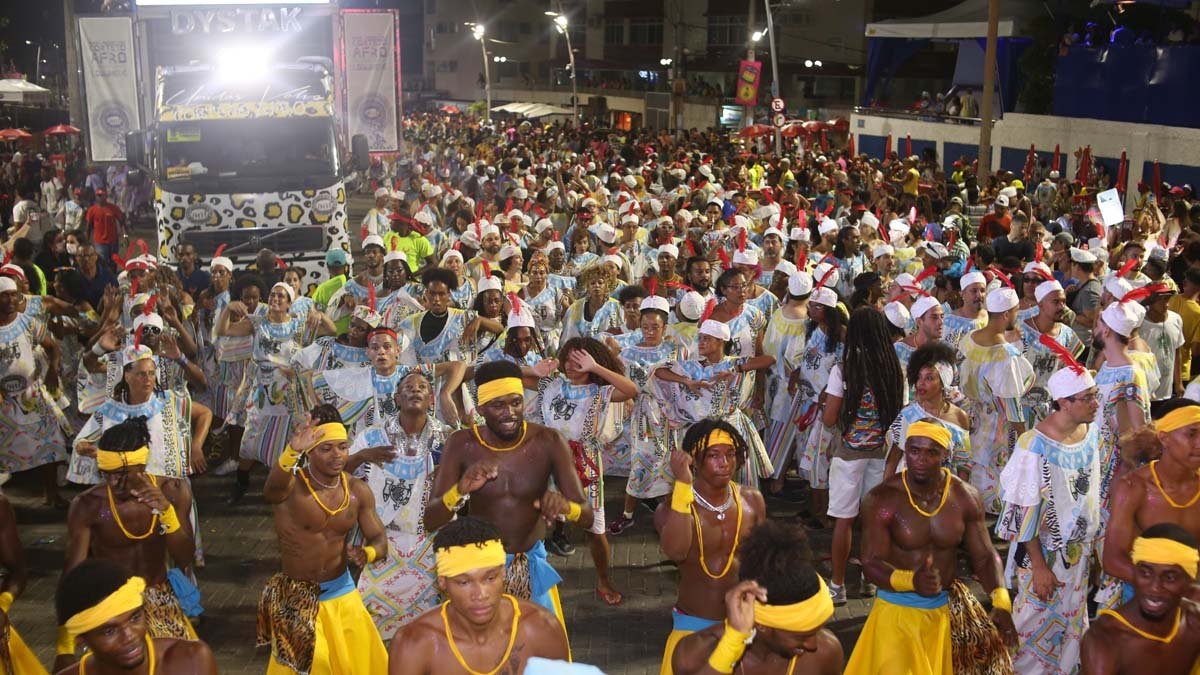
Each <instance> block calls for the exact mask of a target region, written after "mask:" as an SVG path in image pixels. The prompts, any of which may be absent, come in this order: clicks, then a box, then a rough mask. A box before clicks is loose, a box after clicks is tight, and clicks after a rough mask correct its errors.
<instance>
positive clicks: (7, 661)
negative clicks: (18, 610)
mask: <svg viewBox="0 0 1200 675" xmlns="http://www.w3.org/2000/svg"><path fill="white" fill-rule="evenodd" d="M9 629H10V625H8V624H5V626H4V630H3V631H0V673H3V675H16V673H15V672H13V663H12V654H11V653H10V652H9V651H8V639H9Z"/></svg>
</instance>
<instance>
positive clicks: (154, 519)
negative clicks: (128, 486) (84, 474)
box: [105, 474, 158, 670]
mask: <svg viewBox="0 0 1200 675" xmlns="http://www.w3.org/2000/svg"><path fill="white" fill-rule="evenodd" d="M146 476H147V477H149V478H150V484H151V485H153V486H154V487H158V481H157V480H155V478H154V475H153V474H146ZM105 487H106V488H107V489H108V509H109V510H110V511H112V514H113V521H114V522H116V524H117V527H119V528H121V534H124V535H125V538H126V539H133V540H135V541H137V540H141V539H145V538H146V537H149V536H150V535H152V534H154V530H155V529H157V526H158V513H154V514H153V515H152V516H151V517H150V529H148V530H146V533H145V534H141V535H138V534H132V533H130V531H129V530H127V529H125V523H122V522H121V514H120V513H118V512H117V502H116V500H114V499H113V492H112V486H111V485H106V486H105ZM152 670H153V669H152Z"/></svg>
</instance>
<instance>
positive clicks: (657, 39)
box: [629, 19, 663, 46]
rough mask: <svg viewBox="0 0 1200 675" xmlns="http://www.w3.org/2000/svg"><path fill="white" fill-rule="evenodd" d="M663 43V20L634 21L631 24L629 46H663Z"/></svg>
mask: <svg viewBox="0 0 1200 675" xmlns="http://www.w3.org/2000/svg"><path fill="white" fill-rule="evenodd" d="M662 42H663V22H662V19H634V20H632V21H630V22H629V44H631V45H638V46H641V45H661V44H662Z"/></svg>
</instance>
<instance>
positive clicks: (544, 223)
mask: <svg viewBox="0 0 1200 675" xmlns="http://www.w3.org/2000/svg"><path fill="white" fill-rule="evenodd" d="M553 227H554V223H553V222H551V221H550V219H549V218H542V219H540V220H538V221H537V223H536V224H535V225H534V226H533V231H534V232H537V233H538V234H541V233H543V232H545V231H546V230H549V229H552V228H553Z"/></svg>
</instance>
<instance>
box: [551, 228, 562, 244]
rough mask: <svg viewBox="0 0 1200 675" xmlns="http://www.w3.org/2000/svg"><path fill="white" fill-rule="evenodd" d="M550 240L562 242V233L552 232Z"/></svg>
mask: <svg viewBox="0 0 1200 675" xmlns="http://www.w3.org/2000/svg"><path fill="white" fill-rule="evenodd" d="M550 238H551V239H553V240H554V241H562V233H561V232H559V231H558V230H554V231H553V234H551V235H550Z"/></svg>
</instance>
